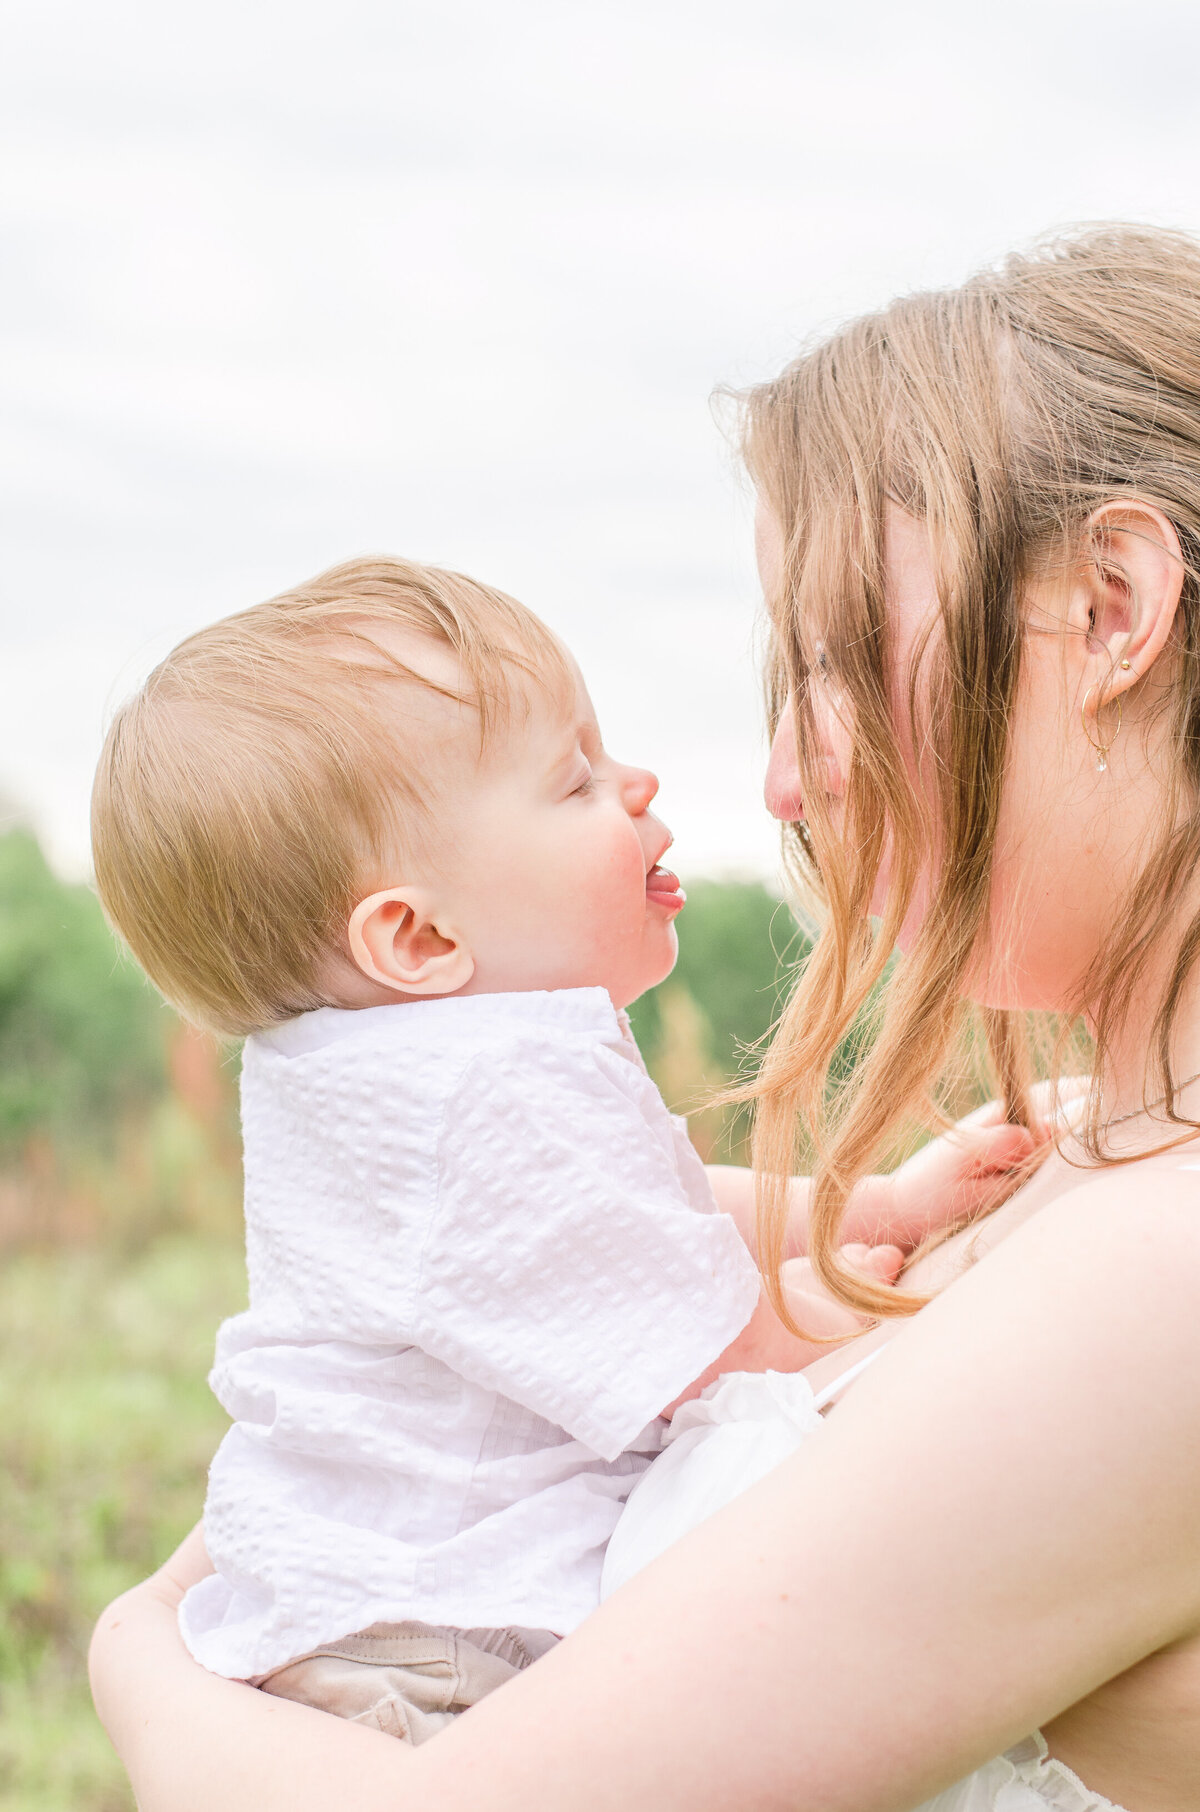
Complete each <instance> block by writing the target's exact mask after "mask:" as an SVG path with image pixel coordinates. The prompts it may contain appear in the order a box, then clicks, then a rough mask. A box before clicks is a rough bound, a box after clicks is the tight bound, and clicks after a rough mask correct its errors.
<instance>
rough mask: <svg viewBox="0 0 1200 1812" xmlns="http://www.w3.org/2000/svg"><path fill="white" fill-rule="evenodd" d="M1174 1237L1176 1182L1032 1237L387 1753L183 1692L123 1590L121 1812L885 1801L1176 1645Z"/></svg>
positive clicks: (1194, 1392)
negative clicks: (621, 1571) (432, 1732)
mask: <svg viewBox="0 0 1200 1812" xmlns="http://www.w3.org/2000/svg"><path fill="white" fill-rule="evenodd" d="M1198 1210H1200V1189H1198V1188H1197V1185H1196V1183H1195V1182H1194V1181H1192V1180H1191V1179H1188V1178H1186V1177H1184V1176H1182V1175H1179V1174H1174V1175H1166V1176H1163V1175H1161V1174H1160V1175H1157V1176H1154V1177H1151V1178H1147V1179H1146V1180H1145V1181H1143V1180H1142V1179H1141V1178H1138V1179H1136V1180H1135V1179H1134V1178H1133V1177H1131V1176H1128V1175H1125V1176H1122V1175H1119V1174H1118V1175H1116V1176H1113V1177H1108V1178H1104V1179H1101V1180H1098V1181H1095V1182H1092V1183H1089V1184H1088V1185H1087V1186H1086V1187H1085V1188H1083V1189H1080V1190H1077V1191H1075V1192H1074V1193H1073V1194H1072V1195H1071V1196H1069V1197H1066V1198H1063V1200H1061V1201H1060V1202H1058V1203H1056V1204H1054V1205H1052V1206H1051V1207H1048V1208H1047V1209H1045V1210H1043V1212H1042V1213H1041V1214H1039V1215H1038V1216H1036V1217H1034V1219H1033V1220H1032V1221H1031V1222H1030V1223H1028V1224H1027V1225H1026V1226H1025V1227H1023V1228H1022V1229H1020V1230H1019V1231H1018V1232H1017V1233H1015V1234H1014V1235H1013V1236H1012V1237H1011V1239H1009V1240H1008V1241H1006V1242H1005V1243H1004V1244H1003V1245H1002V1246H1000V1247H999V1248H997V1249H996V1250H995V1251H994V1252H993V1253H992V1254H990V1255H989V1256H988V1257H987V1258H986V1259H985V1260H984V1261H983V1262H982V1263H981V1264H980V1265H979V1266H978V1267H977V1268H976V1269H975V1270H974V1271H973V1272H971V1273H970V1274H968V1275H967V1276H966V1277H965V1278H963V1279H962V1280H961V1281H960V1282H959V1283H957V1284H955V1285H954V1286H953V1288H951V1289H950V1290H948V1291H947V1292H946V1293H945V1295H944V1296H942V1297H941V1298H939V1299H938V1301H936V1302H935V1303H934V1304H932V1305H931V1307H930V1308H929V1309H927V1310H926V1311H925V1312H924V1313H923V1314H922V1315H921V1316H920V1317H919V1318H918V1320H917V1321H916V1322H914V1323H913V1324H911V1325H910V1326H908V1327H906V1328H905V1329H904V1330H903V1331H902V1332H901V1333H900V1334H899V1335H898V1336H897V1337H896V1339H895V1340H894V1342H893V1343H892V1346H891V1349H890V1351H889V1353H888V1355H887V1357H886V1358H885V1359H884V1360H882V1361H881V1362H880V1363H879V1364H878V1365H877V1366H875V1367H873V1368H872V1369H871V1370H870V1372H868V1373H867V1374H866V1375H865V1376H864V1378H863V1379H862V1381H861V1382H860V1383H858V1384H857V1385H856V1386H855V1387H854V1389H853V1391H852V1392H851V1393H850V1394H849V1396H848V1397H847V1399H846V1400H845V1402H844V1403H843V1404H841V1405H840V1406H839V1408H838V1409H837V1411H836V1412H835V1414H834V1415H833V1417H832V1418H831V1419H830V1422H829V1424H828V1426H827V1428H826V1430H825V1431H824V1433H823V1434H822V1435H820V1436H819V1437H817V1439H815V1440H814V1441H812V1442H811V1443H810V1444H809V1445H808V1446H807V1448H806V1449H805V1450H804V1451H803V1452H802V1453H801V1454H800V1455H798V1456H797V1458H796V1459H795V1460H793V1461H791V1462H789V1463H788V1464H787V1465H785V1466H783V1467H781V1468H780V1469H779V1470H778V1471H777V1472H776V1473H775V1474H773V1475H772V1477H771V1478H769V1479H767V1480H765V1481H764V1482H763V1483H762V1484H761V1485H758V1486H756V1487H755V1488H754V1490H753V1491H750V1492H748V1493H746V1495H745V1496H744V1497H742V1498H741V1499H739V1500H738V1501H737V1503H735V1504H733V1505H731V1506H730V1507H729V1508H728V1509H726V1510H724V1511H722V1512H721V1513H720V1514H719V1515H718V1516H716V1517H714V1518H713V1519H712V1520H711V1521H710V1522H709V1523H707V1524H706V1525H704V1526H703V1527H702V1528H701V1529H698V1530H697V1531H696V1532H695V1533H694V1534H692V1535H691V1536H689V1537H688V1538H687V1539H686V1541H684V1542H681V1543H680V1544H679V1546H678V1547H677V1548H676V1549H674V1550H673V1551H672V1552H671V1553H670V1554H668V1555H666V1556H665V1557H664V1558H663V1559H662V1560H661V1561H659V1562H657V1563H656V1564H655V1565H654V1566H653V1567H650V1568H648V1569H647V1570H646V1571H645V1572H644V1573H643V1574H640V1575H639V1576H638V1578H637V1579H635V1580H633V1581H632V1582H631V1583H630V1584H629V1585H628V1586H626V1587H625V1588H624V1589H623V1590H622V1591H620V1592H618V1593H617V1594H616V1595H615V1596H614V1597H613V1598H612V1599H610V1600H609V1601H608V1603H607V1604H606V1605H605V1606H604V1607H603V1609H602V1610H601V1611H600V1612H599V1613H598V1614H597V1615H596V1616H594V1617H593V1618H591V1619H589V1621H588V1622H587V1623H586V1624H585V1625H584V1627H583V1628H582V1629H581V1630H580V1631H578V1632H577V1633H576V1634H575V1635H573V1636H572V1637H570V1638H569V1639H568V1640H567V1641H566V1642H565V1643H563V1644H562V1645H561V1646H560V1647H559V1648H558V1649H557V1650H555V1651H554V1653H553V1654H551V1655H549V1656H547V1657H546V1658H545V1659H544V1660H542V1661H539V1662H538V1664H537V1666H536V1667H534V1668H532V1669H531V1670H530V1671H529V1672H528V1673H527V1674H525V1675H523V1676H522V1677H521V1678H520V1679H518V1680H516V1681H514V1682H513V1683H512V1685H510V1686H506V1687H505V1688H504V1690H503V1691H502V1692H500V1693H497V1694H496V1695H494V1696H493V1697H492V1698H490V1699H488V1700H485V1701H484V1702H483V1703H482V1704H481V1705H479V1706H477V1707H476V1708H475V1709H474V1710H473V1711H471V1712H470V1713H468V1714H467V1715H466V1716H465V1717H464V1718H462V1719H460V1720H459V1722H458V1723H457V1724H456V1725H455V1726H454V1727H453V1728H452V1729H450V1730H448V1731H446V1732H445V1733H444V1734H443V1735H440V1736H439V1737H438V1738H437V1740H436V1741H435V1742H433V1743H431V1744H429V1745H427V1746H426V1747H424V1748H422V1749H420V1750H418V1751H415V1752H413V1753H407V1752H405V1751H403V1750H402V1749H400V1747H399V1745H395V1746H389V1744H388V1743H387V1742H386V1741H385V1739H382V1738H380V1739H378V1740H377V1741H375V1740H373V1739H372V1738H371V1737H370V1736H369V1735H368V1733H364V1732H362V1731H359V1730H355V1729H353V1728H351V1727H349V1726H346V1725H339V1724H337V1723H336V1722H335V1720H333V1719H323V1718H322V1717H321V1716H320V1714H317V1713H308V1712H306V1711H303V1710H302V1709H301V1708H299V1707H284V1706H282V1705H279V1704H274V1703H273V1702H271V1701H268V1700H266V1699H265V1698H264V1697H262V1696H260V1695H257V1694H254V1693H252V1692H251V1691H250V1690H249V1689H246V1688H241V1687H236V1686H230V1685H228V1684H226V1683H222V1682H214V1681H212V1680H210V1679H209V1678H208V1677H207V1676H205V1675H203V1674H202V1673H201V1671H200V1670H199V1669H197V1668H195V1667H194V1666H193V1665H192V1664H191V1663H190V1662H188V1661H187V1658H186V1656H185V1655H184V1654H183V1651H182V1649H181V1648H180V1646H179V1644H178V1639H177V1638H176V1636H175V1634H174V1626H173V1618H172V1613H171V1611H170V1609H169V1608H168V1606H167V1605H166V1604H165V1603H162V1602H159V1601H157V1600H155V1599H154V1598H153V1597H149V1596H147V1594H148V1592H149V1589H150V1588H148V1587H141V1588H139V1591H138V1593H135V1594H133V1595H132V1601H133V1605H134V1610H133V1611H132V1612H130V1613H128V1614H129V1615H132V1616H134V1617H135V1619H136V1620H135V1621H134V1622H133V1623H132V1624H128V1625H127V1626H126V1627H125V1629H124V1631H122V1629H120V1628H117V1629H115V1630H114V1629H113V1628H111V1627H108V1628H107V1629H106V1628H105V1626H103V1625H102V1629H101V1632H100V1633H99V1634H98V1636H97V1652H96V1670H97V1680H98V1698H99V1702H100V1704H101V1709H102V1714H103V1715H105V1717H106V1721H108V1722H109V1727H110V1729H111V1730H112V1733H113V1736H114V1740H115V1741H116V1742H117V1745H118V1748H120V1749H121V1751H122V1753H123V1755H124V1756H125V1758H126V1760H127V1763H128V1765H129V1767H130V1770H131V1773H132V1775H133V1779H134V1785H135V1789H136V1791H137V1793H138V1795H139V1800H140V1803H141V1807H142V1812H200V1809H201V1808H203V1809H204V1812H210V1809H211V1807H213V1806H215V1805H220V1806H221V1807H222V1809H223V1812H251V1808H253V1812H260V1809H261V1808H262V1807H263V1806H265V1805H271V1804H279V1805H281V1806H282V1805H287V1806H288V1807H289V1812H330V1809H331V1808H336V1807H340V1806H341V1805H342V1804H344V1803H346V1801H347V1798H348V1797H349V1796H350V1795H351V1794H352V1796H353V1802H354V1804H355V1807H356V1812H385V1809H386V1812H415V1809H417V1808H420V1809H421V1812H425V1809H426V1808H430V1809H432V1808H434V1807H436V1808H437V1812H468V1809H469V1812H518V1809H520V1812H529V1808H530V1807H537V1808H538V1812H558V1809H560V1808H561V1809H562V1812H673V1809H674V1808H676V1807H678V1808H680V1812H682V1809H684V1808H686V1809H687V1812H728V1808H729V1807H731V1806H736V1807H737V1808H738V1809H739V1812H785V1809H786V1812H898V1809H899V1808H902V1807H907V1806H911V1805H913V1804H915V1803H916V1802H917V1801H918V1800H920V1799H922V1798H923V1797H925V1796H926V1795H927V1794H929V1793H932V1792H933V1791H935V1790H936V1789H938V1788H940V1787H942V1786H944V1785H945V1784H947V1783H948V1782H950V1781H951V1780H953V1779H955V1778H957V1777H958V1776H960V1775H962V1774H964V1773H966V1772H968V1771H969V1770H970V1769H971V1768H972V1767H974V1766H976V1765H977V1764H978V1763H979V1762H981V1761H983V1760H984V1759H986V1757H987V1756H989V1755H991V1754H993V1753H995V1752H997V1751H999V1750H1000V1749H1002V1748H1004V1747H1005V1746H1007V1745H1008V1744H1009V1743H1011V1742H1012V1741H1013V1740H1014V1739H1016V1738H1018V1737H1019V1736H1021V1735H1024V1734H1025V1733H1027V1732H1028V1731H1029V1730H1030V1729H1032V1728H1034V1727H1035V1726H1037V1725H1039V1724H1041V1723H1043V1722H1045V1721H1047V1720H1048V1719H1050V1718H1051V1717H1053V1716H1054V1715H1055V1714H1056V1713H1057V1712H1059V1711H1061V1710H1062V1709H1063V1708H1065V1707H1066V1706H1069V1705H1071V1704H1073V1703H1075V1702H1077V1701H1078V1700H1079V1699H1081V1698H1082V1697H1083V1696H1085V1695H1086V1694H1087V1693H1088V1692H1089V1691H1090V1690H1092V1689H1093V1688H1094V1687H1095V1686H1097V1685H1098V1684H1100V1683H1101V1682H1102V1681H1104V1680H1106V1679H1108V1678H1111V1677H1113V1676H1114V1675H1116V1674H1118V1673H1120V1672H1122V1671H1124V1670H1125V1669H1127V1668H1128V1667H1130V1666H1131V1665H1132V1664H1133V1663H1134V1662H1136V1661H1137V1660H1138V1659H1140V1658H1141V1657H1142V1656H1144V1655H1147V1654H1149V1653H1151V1652H1152V1651H1154V1650H1155V1649H1157V1648H1159V1647H1160V1646H1162V1645H1163V1644H1164V1643H1166V1642H1169V1641H1171V1640H1174V1639H1176V1638H1178V1637H1180V1636H1182V1635H1184V1634H1186V1633H1188V1632H1190V1631H1192V1630H1194V1629H1196V1628H1197V1627H1198V1626H1200V1326H1198V1323H1197V1317H1196V1313H1195V1304H1196V1301H1197V1300H1200V1212H1198ZM119 1602H120V1601H119ZM126 1602H128V1601H126ZM117 1608H118V1609H119V1606H118V1607H117ZM112 1615H113V1613H109V1617H110V1618H111V1617H112ZM135 1705H136V1707H137V1710H136V1711H135V1710H134V1709H133V1707H134V1706H135ZM281 1710H287V1711H290V1712H291V1713H292V1714H293V1716H292V1717H290V1718H289V1719H288V1723H287V1725H286V1726H284V1725H283V1724H281V1723H280V1722H279V1721H278V1718H277V1717H275V1716H273V1715H272V1714H273V1713H276V1712H279V1711H281ZM380 1745H382V1748H381V1747H380ZM1097 1785H1098V1786H1100V1787H1102V1785H1103V1784H1102V1783H1099V1782H1098V1783H1097ZM272 1796H273V1797H272Z"/></svg>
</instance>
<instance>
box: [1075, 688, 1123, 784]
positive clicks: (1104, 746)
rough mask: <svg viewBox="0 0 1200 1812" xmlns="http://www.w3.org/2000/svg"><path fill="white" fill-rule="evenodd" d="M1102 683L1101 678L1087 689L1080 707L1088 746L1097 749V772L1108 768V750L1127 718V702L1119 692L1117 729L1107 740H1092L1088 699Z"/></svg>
mask: <svg viewBox="0 0 1200 1812" xmlns="http://www.w3.org/2000/svg"><path fill="white" fill-rule="evenodd" d="M1100 684H1102V682H1101V681H1100V680H1097V681H1096V685H1094V686H1089V687H1088V689H1087V691H1086V692H1085V693H1084V695H1083V703H1082V704H1081V705H1080V707H1079V720H1080V722H1081V723H1082V725H1083V733H1084V735H1085V736H1086V737H1087V740H1088V747H1089V748H1092V749H1095V751H1096V772H1097V774H1103V773H1104V771H1105V769H1106V768H1107V766H1108V751H1109V750H1110V749H1111V748H1112V746H1113V743H1114V742H1116V740H1117V737H1118V736H1119V735H1120V734H1121V724H1122V723H1123V721H1124V718H1125V702H1124V699H1123V698H1122V696H1121V694H1120V693H1119V692H1118V694H1117V727H1116V729H1115V730H1114V731H1113V733H1112V735H1111V736H1110V737H1109V739H1108V741H1107V742H1093V741H1092V738H1091V734H1090V733H1089V731H1088V726H1087V702H1088V699H1089V698H1090V697H1091V696H1092V693H1093V692H1094V691H1095V690H1096V686H1098V685H1100ZM1096 728H1097V729H1099V728H1100V711H1099V709H1097V711H1096Z"/></svg>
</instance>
